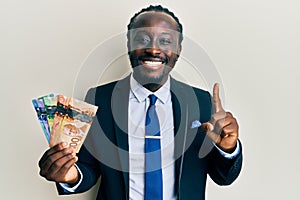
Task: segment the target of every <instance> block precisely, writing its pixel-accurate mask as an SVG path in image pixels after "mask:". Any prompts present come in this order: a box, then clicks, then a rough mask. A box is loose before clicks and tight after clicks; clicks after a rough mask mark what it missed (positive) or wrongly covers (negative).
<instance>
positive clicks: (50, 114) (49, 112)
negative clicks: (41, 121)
mask: <svg viewBox="0 0 300 200" xmlns="http://www.w3.org/2000/svg"><path fill="white" fill-rule="evenodd" d="M43 101H44V105H45V110H46V116H47V121H48V125H49V131H50V133H51V132H52V126H53V121H54V115H55V112H56V105H57V96H56V95H54V94H49V95H47V96H43Z"/></svg>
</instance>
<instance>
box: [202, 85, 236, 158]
mask: <svg viewBox="0 0 300 200" xmlns="http://www.w3.org/2000/svg"><path fill="white" fill-rule="evenodd" d="M213 109H214V112H213V115H212V118H211V121H209V122H206V123H203V124H202V126H201V128H202V129H203V130H204V131H206V134H207V135H208V136H209V137H210V138H211V139H212V140H213V141H214V142H215V143H216V145H217V146H218V147H220V148H221V149H222V150H223V151H225V152H227V153H232V152H233V151H234V150H235V148H236V144H237V140H238V136H239V133H238V129H239V126H238V123H237V121H236V119H235V118H234V117H233V115H232V114H231V113H230V112H226V111H225V110H224V109H223V107H222V104H221V100H220V97H219V84H218V83H216V84H215V85H214V89H213Z"/></svg>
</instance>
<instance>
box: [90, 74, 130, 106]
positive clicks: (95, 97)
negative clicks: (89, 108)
mask: <svg viewBox="0 0 300 200" xmlns="http://www.w3.org/2000/svg"><path fill="white" fill-rule="evenodd" d="M126 88H129V76H127V77H125V78H124V79H120V80H117V81H112V82H109V83H106V84H103V85H99V86H96V87H92V88H90V89H89V90H88V92H87V94H86V97H85V101H86V102H88V103H91V104H95V105H96V104H99V103H100V102H101V103H103V102H110V100H111V97H112V94H113V92H114V90H115V89H126Z"/></svg>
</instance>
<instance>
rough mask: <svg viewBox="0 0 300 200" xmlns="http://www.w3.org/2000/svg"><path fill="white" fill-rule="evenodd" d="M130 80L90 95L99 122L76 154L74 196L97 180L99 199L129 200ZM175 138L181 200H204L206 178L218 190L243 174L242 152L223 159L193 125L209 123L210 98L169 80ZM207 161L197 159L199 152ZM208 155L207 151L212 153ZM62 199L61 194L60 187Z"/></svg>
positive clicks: (176, 170) (177, 185)
mask: <svg viewBox="0 0 300 200" xmlns="http://www.w3.org/2000/svg"><path fill="white" fill-rule="evenodd" d="M129 90H130V84H129V77H126V78H125V79H123V80H121V81H118V82H113V83H109V84H106V85H104V86H99V87H97V88H93V89H91V90H89V92H88V94H87V97H86V101H87V102H89V103H93V104H95V105H97V106H99V110H98V112H97V117H96V119H95V121H94V122H93V125H92V127H91V130H90V132H89V134H88V137H87V138H86V141H85V145H84V146H83V147H82V149H81V151H80V152H79V155H78V157H79V161H78V162H77V166H78V167H79V168H80V170H81V171H82V173H83V181H82V183H81V184H80V186H79V187H78V188H77V190H76V193H77V192H78V193H79V192H84V191H86V190H88V189H89V188H90V187H91V186H92V185H93V184H95V183H96V181H97V179H98V177H99V176H100V175H101V185H100V188H99V192H98V197H97V199H110V200H114V199H115V200H119V199H128V195H129V194H128V191H129V190H128V187H129V173H128V170H129V155H128V135H127V130H128V99H129ZM171 94H172V97H171V98H172V106H173V116H174V134H175V157H176V158H178V159H176V162H175V175H176V178H175V191H176V194H177V195H178V197H179V199H189V200H190V199H198V200H199V199H200V200H201V199H204V198H205V185H206V176H207V174H209V175H210V176H211V178H212V179H213V180H214V181H215V182H216V183H217V184H220V185H228V184H231V183H232V182H233V181H234V180H235V179H236V177H237V176H238V174H239V172H240V170H241V163H242V154H241V151H240V153H239V155H238V156H237V157H235V158H234V159H231V160H229V159H226V158H224V157H223V156H222V155H220V153H219V152H218V150H217V149H216V148H214V147H213V146H212V142H211V141H210V139H208V137H206V135H205V132H203V131H202V130H201V129H200V128H191V124H192V122H193V121H194V120H199V121H200V122H201V123H203V122H207V121H209V120H210V117H211V113H212V112H211V100H210V94H209V93H208V92H205V91H203V90H200V89H196V88H192V87H190V86H188V85H186V84H183V83H181V82H178V81H176V80H174V79H171ZM201 147H202V148H203V147H206V149H207V152H208V151H209V153H208V155H207V156H205V157H204V158H199V155H198V153H199V149H200V148H201ZM210 150H211V151H210ZM58 190H59V193H60V194H64V192H63V190H62V188H60V187H59V186H58Z"/></svg>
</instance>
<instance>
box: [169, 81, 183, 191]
mask: <svg viewBox="0 0 300 200" xmlns="http://www.w3.org/2000/svg"><path fill="white" fill-rule="evenodd" d="M171 96H172V97H171V98H172V107H173V119H174V137H175V152H174V153H175V158H176V162H175V191H176V192H178V191H179V181H180V178H181V177H180V176H181V165H182V154H183V152H184V148H185V137H186V130H185V129H186V127H187V124H186V122H187V103H186V94H185V91H184V89H183V86H182V85H181V84H179V83H178V82H177V81H175V80H174V79H171Z"/></svg>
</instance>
